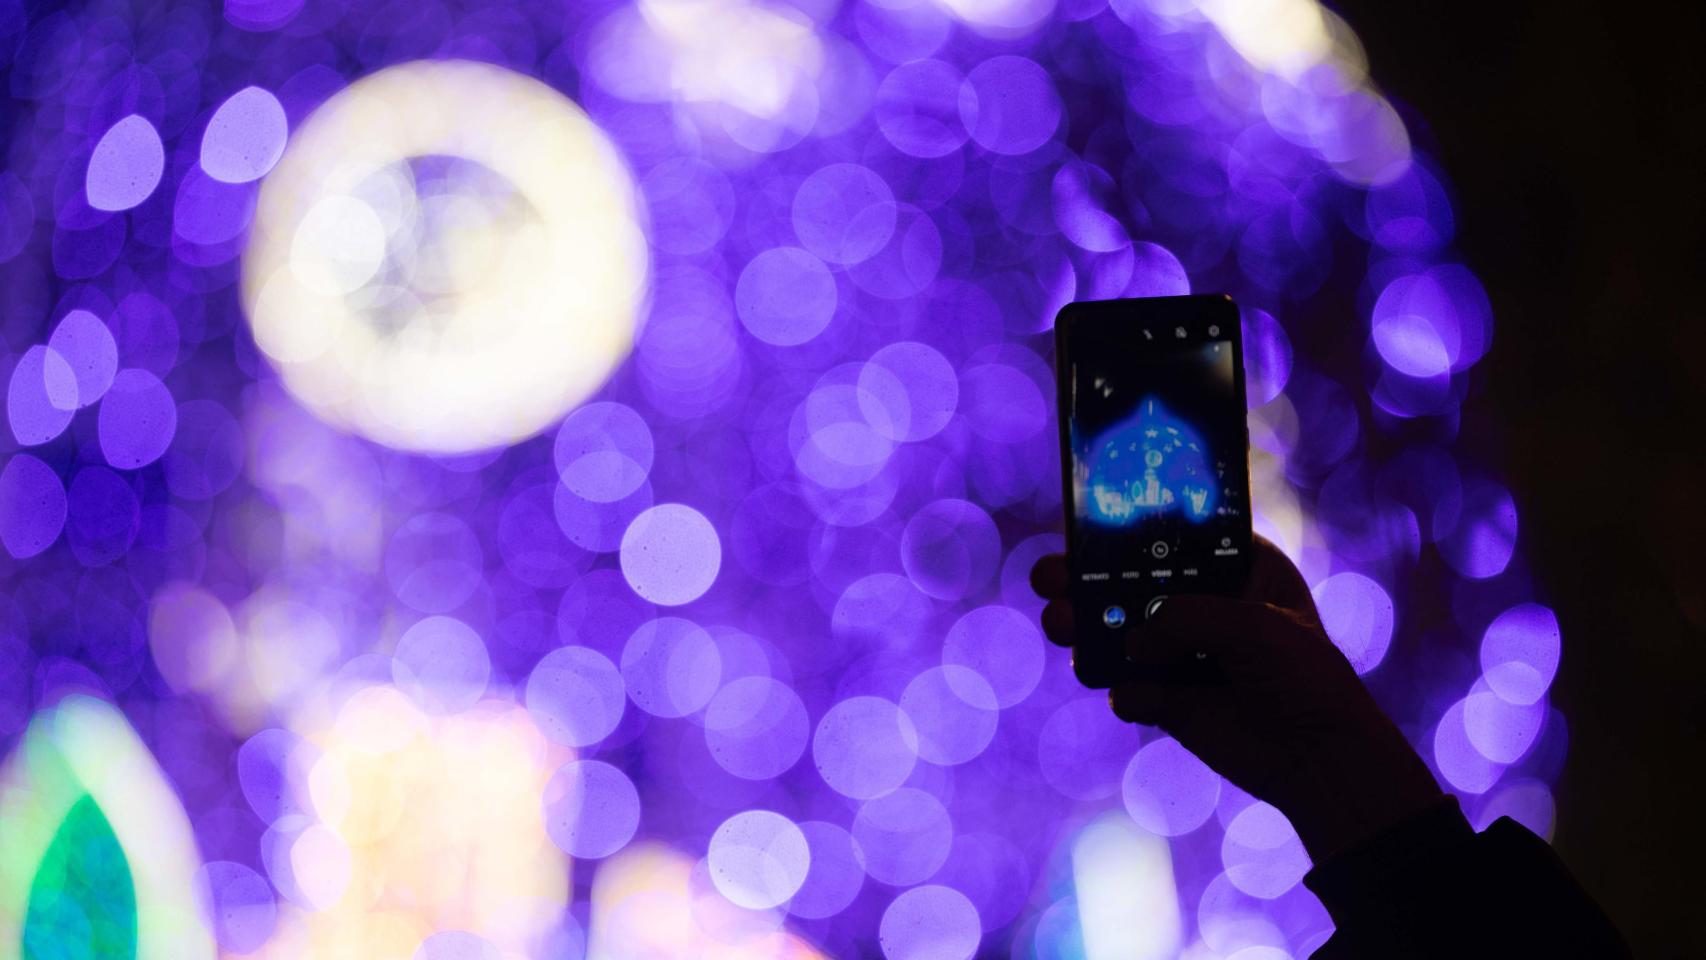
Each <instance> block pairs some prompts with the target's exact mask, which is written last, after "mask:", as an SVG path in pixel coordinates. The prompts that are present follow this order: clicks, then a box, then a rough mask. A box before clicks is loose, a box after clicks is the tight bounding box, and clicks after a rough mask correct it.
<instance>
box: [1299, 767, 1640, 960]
mask: <svg viewBox="0 0 1706 960" xmlns="http://www.w3.org/2000/svg"><path fill="white" fill-rule="evenodd" d="M1303 882H1304V884H1305V885H1306V886H1308V887H1309V889H1310V890H1313V891H1314V892H1315V895H1316V896H1318V897H1320V898H1321V903H1322V904H1323V905H1325V906H1326V908H1327V912H1328V913H1329V914H1330V915H1331V916H1332V918H1333V923H1334V925H1335V926H1336V927H1337V932H1336V933H1334V935H1333V938H1332V939H1331V940H1329V941H1328V942H1327V944H1326V946H1324V947H1322V948H1321V949H1320V950H1319V951H1317V952H1316V953H1315V955H1314V960H1344V958H1362V957H1369V958H1378V960H1410V958H1423V957H1426V958H1435V957H1454V958H1455V957H1464V958H1470V957H1500V958H1505V957H1547V958H1595V960H1597V958H1601V957H1611V958H1619V957H1629V956H1630V952H1629V947H1628V946H1627V945H1626V944H1625V943H1624V942H1623V938H1622V936H1621V935H1620V934H1619V933H1618V932H1617V929H1616V928H1615V927H1613V926H1612V925H1611V921H1610V920H1609V919H1607V918H1606V916H1605V913H1604V911H1602V910H1601V909H1600V908H1599V905H1598V904H1596V903H1595V902H1594V901H1593V899H1592V898H1591V897H1589V896H1588V895H1587V892H1586V891H1584V890H1583V889H1582V888H1581V886H1580V885H1578V884H1577V883H1576V881H1575V879H1574V878H1573V877H1571V876H1570V872H1569V870H1567V869H1566V868H1565V867H1564V864H1563V862H1562V861H1561V860H1559V859H1558V855H1557V854H1556V853H1554V852H1553V851H1552V848H1551V847H1549V846H1547V845H1546V842H1545V841H1544V840H1541V839H1540V838H1539V837H1537V836H1535V835H1534V834H1532V833H1530V832H1528V830H1527V829H1525V828H1524V827H1523V826H1522V825H1521V824H1519V823H1517V822H1516V821H1514V820H1512V819H1510V818H1509V817H1505V818H1501V819H1500V820H1498V821H1497V822H1496V823H1494V824H1493V825H1492V826H1490V827H1488V828H1487V829H1486V830H1485V831H1484V832H1482V833H1476V832H1475V831H1474V830H1472V829H1471V828H1470V826H1469V822H1468V821H1467V820H1465V819H1464V818H1463V812H1462V810H1460V809H1459V808H1458V805H1457V798H1455V797H1449V796H1448V797H1446V798H1445V799H1444V800H1442V801H1441V802H1440V803H1439V804H1437V805H1436V806H1434V807H1432V808H1430V809H1428V810H1427V811H1426V812H1424V813H1422V814H1419V815H1417V816H1415V817H1413V818H1411V819H1409V820H1406V821H1404V822H1402V823H1400V824H1398V825H1397V826H1395V827H1392V828H1391V829H1389V830H1387V831H1386V832H1384V833H1381V834H1379V835H1377V836H1375V837H1373V838H1371V839H1369V840H1365V841H1363V842H1362V843H1359V844H1356V845H1355V846H1352V847H1350V848H1348V849H1346V850H1343V851H1340V852H1339V853H1336V854H1334V855H1333V856H1331V857H1329V858H1327V859H1326V860H1324V861H1323V862H1321V863H1320V864H1317V865H1316V867H1315V869H1313V870H1311V871H1310V872H1309V875H1308V876H1307V877H1305V878H1304V880H1303Z"/></svg>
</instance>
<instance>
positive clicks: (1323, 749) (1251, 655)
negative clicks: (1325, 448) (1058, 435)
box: [1032, 540, 1621, 958]
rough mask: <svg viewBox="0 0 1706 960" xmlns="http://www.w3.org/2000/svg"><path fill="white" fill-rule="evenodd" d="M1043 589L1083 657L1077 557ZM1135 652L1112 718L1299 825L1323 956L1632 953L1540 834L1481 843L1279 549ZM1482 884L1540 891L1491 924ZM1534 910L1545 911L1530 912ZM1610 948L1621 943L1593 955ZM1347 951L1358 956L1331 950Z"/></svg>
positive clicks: (1061, 634)
mask: <svg viewBox="0 0 1706 960" xmlns="http://www.w3.org/2000/svg"><path fill="white" fill-rule="evenodd" d="M1032 583H1033V585H1034V586H1035V587H1036V589H1037V592H1038V593H1039V594H1040V595H1041V596H1043V597H1044V598H1045V599H1047V600H1048V601H1049V603H1048V605H1047V606H1046V607H1045V608H1044V610H1043V626H1044V630H1045V632H1046V633H1047V634H1048V635H1049V638H1050V639H1051V640H1053V641H1054V642H1056V643H1059V644H1062V645H1072V644H1073V643H1074V642H1075V640H1076V637H1077V634H1076V630H1075V626H1074V624H1073V622H1072V610H1071V606H1070V604H1069V603H1068V601H1067V596H1066V583H1067V567H1066V562H1065V558H1064V557H1062V556H1059V555H1056V556H1050V557H1044V558H1043V559H1042V560H1040V561H1038V564H1037V566H1036V568H1035V569H1034V570H1033V571H1032ZM1126 639H1127V654H1128V656H1129V657H1130V659H1131V660H1132V662H1133V663H1134V664H1136V666H1137V669H1138V673H1139V675H1140V676H1141V677H1143V678H1144V679H1140V680H1138V681H1135V682H1132V683H1128V684H1125V685H1122V686H1119V687H1116V688H1114V689H1113V690H1112V691H1111V692H1110V695H1109V701H1110V704H1111V706H1112V707H1113V710H1114V712H1115V713H1116V714H1117V715H1118V716H1119V717H1120V718H1121V719H1124V720H1128V721H1132V722H1137V723H1144V724H1150V725H1153V726H1158V727H1161V728H1162V729H1164V730H1166V731H1167V733H1169V734H1171V735H1172V736H1173V737H1174V738H1175V739H1177V740H1178V741H1179V742H1180V743H1181V744H1183V745H1184V746H1185V747H1186V748H1187V749H1189V750H1190V751H1191V752H1193V753H1195V754H1196V755H1197V756H1198V757H1200V758H1202V760H1203V761H1204V762H1205V763H1207V764H1208V765H1209V766H1211V767H1213V768H1214V769H1215V770H1216V771H1218V772H1219V773H1220V774H1221V775H1223V776H1225V777H1226V778H1227V779H1229V780H1231V781H1232V782H1233V783H1236V784H1237V785H1238V786H1240V787H1242V788H1243V789H1245V790H1246V791H1248V792H1249V793H1250V794H1252V795H1253V796H1255V797H1257V798H1259V799H1262V800H1265V801H1267V802H1268V803H1271V804H1273V805H1274V806H1275V807H1277V808H1278V809H1279V810H1280V811H1281V812H1282V813H1284V814H1285V815H1286V816H1287V817H1288V818H1289V819H1290V820H1291V822H1292V825H1293V826H1294V827H1295V828H1296V829H1297V833H1298V837H1299V839H1301V840H1302V842H1303V845H1304V848H1305V849H1306V850H1307V851H1308V853H1309V855H1310V858H1311V859H1312V860H1313V861H1314V862H1315V864H1316V867H1315V870H1314V871H1312V872H1311V874H1310V876H1309V877H1308V878H1307V880H1306V882H1307V883H1308V885H1309V886H1310V889H1312V890H1314V891H1315V892H1316V894H1317V895H1318V896H1320V897H1321V899H1322V902H1323V903H1324V904H1325V905H1326V907H1327V909H1328V911H1329V912H1330V913H1331V914H1332V915H1333V919H1334V921H1335V923H1336V925H1337V926H1338V927H1339V929H1340V934H1339V935H1337V936H1336V937H1335V938H1334V941H1333V943H1332V944H1330V946H1329V948H1328V950H1327V951H1326V952H1324V953H1323V956H1324V957H1333V956H1377V957H1393V958H1402V957H1407V956H1472V955H1475V954H1474V952H1473V951H1475V950H1478V949H1480V948H1479V947H1478V946H1476V945H1477V944H1480V943H1485V942H1489V941H1488V937H1490V936H1493V934H1494V933H1499V932H1500V931H1502V932H1503V933H1504V934H1505V935H1507V936H1508V938H1509V942H1510V943H1512V944H1523V945H1528V946H1522V947H1512V948H1511V949H1513V950H1515V951H1516V952H1515V953H1514V954H1505V955H1521V956H1527V955H1535V956H1546V955H1557V956H1619V955H1621V954H1619V953H1616V952H1600V953H1591V954H1570V953H1562V954H1549V953H1548V952H1547V951H1546V950H1544V949H1541V950H1540V952H1538V953H1534V952H1532V951H1533V950H1534V949H1539V945H1541V944H1545V943H1548V942H1550V941H1549V940H1548V939H1547V938H1563V939H1562V942H1567V943H1591V942H1610V943H1620V941H1618V940H1617V938H1616V934H1615V931H1613V930H1612V929H1611V927H1610V924H1609V923H1608V922H1607V921H1605V919H1604V917H1603V915H1602V914H1600V912H1599V911H1598V909H1597V907H1594V906H1593V904H1592V901H1591V900H1589V899H1588V898H1587V896H1586V895H1585V894H1584V893H1582V891H1581V890H1580V888H1579V887H1576V886H1575V884H1574V882H1573V881H1571V880H1570V879H1569V876H1568V874H1567V873H1566V872H1564V871H1563V868H1562V865H1561V864H1559V863H1558V861H1557V859H1556V857H1554V856H1552V854H1551V851H1550V849H1549V848H1547V847H1546V846H1545V844H1544V843H1542V842H1541V841H1540V840H1538V839H1537V838H1535V837H1533V835H1532V834H1528V833H1527V831H1525V830H1522V828H1521V827H1519V826H1517V825H1516V824H1514V823H1509V824H1507V825H1504V826H1500V825H1495V827H1494V828H1493V829H1489V830H1488V831H1487V833H1485V834H1482V835H1480V836H1477V835H1475V834H1474V833H1473V832H1472V831H1471V830H1470V829H1469V825H1468V823H1467V822H1466V821H1465V820H1464V819H1463V815H1462V813H1461V812H1460V811H1459V810H1458V809H1457V805H1456V801H1455V800H1452V799H1450V798H1448V797H1446V796H1445V794H1444V793H1443V791H1441V790H1440V788H1439V785H1438V784H1437V783H1436V782H1435V781H1434V779H1433V775H1432V774H1431V773H1429V771H1428V769H1427V767H1426V765H1425V764H1423V763H1422V760H1421V758H1420V757H1419V756H1417V755H1416V752H1415V751H1414V750H1413V749H1412V748H1411V747H1410V744H1409V742H1408V741H1406V740H1405V739H1404V736H1403V734H1402V733H1401V732H1400V731H1399V730H1398V728H1397V727H1396V726H1395V725H1394V724H1393V723H1392V721H1391V720H1390V719H1389V718H1387V716H1386V715H1385V714H1384V713H1383V712H1382V711H1381V710H1380V707H1379V705H1378V704H1376V703H1375V702H1374V698H1373V697H1371V696H1370V695H1369V693H1368V691H1367V689H1366V688H1365V687H1364V686H1363V684H1362V681H1361V680H1360V679H1358V677H1357V675H1356V672H1355V671H1354V670H1353V669H1352V668H1351V665H1350V663H1349V662H1347V661H1346V660H1345V658H1344V655H1343V654H1341V653H1340V652H1339V650H1338V648H1337V647H1335V646H1334V645H1333V644H1332V642H1331V641H1330V640H1329V639H1328V638H1327V635H1326V633H1325V632H1324V631H1323V630H1322V629H1321V623H1320V617H1319V615H1318V614H1317V613H1316V610H1315V604H1314V600H1313V599H1312V598H1311V596H1310V593H1309V589H1308V586H1307V584H1305V583H1304V581H1303V577H1302V576H1301V575H1300V574H1299V573H1298V572H1297V569H1296V568H1295V567H1293V566H1292V564H1291V562H1290V561H1289V560H1287V559H1286V557H1285V555H1284V554H1282V553H1280V551H1279V550H1278V549H1277V548H1276V547H1274V546H1273V545H1272V544H1270V543H1268V542H1266V541H1263V540H1258V542H1257V555H1256V559H1255V564H1254V567H1253V569H1252V574H1251V578H1250V582H1249V584H1248V586H1247V588H1246V590H1245V593H1244V595H1243V596H1242V597H1240V598H1228V597H1213V596H1187V595H1181V596H1175V597H1172V598H1169V599H1168V600H1167V601H1166V602H1165V603H1164V604H1163V605H1162V607H1161V609H1160V611H1159V612H1157V613H1156V615H1155V616H1154V617H1152V618H1151V619H1150V620H1148V621H1147V622H1144V623H1141V624H1137V625H1135V626H1133V627H1132V628H1131V629H1130V631H1129V632H1128V635H1127V638H1126ZM1200 654H1206V655H1207V656H1208V657H1210V658H1212V659H1213V660H1214V662H1215V664H1216V666H1217V668H1218V670H1217V673H1218V676H1217V677H1216V679H1214V680H1213V681H1207V682H1205V681H1200V680H1199V681H1181V680H1179V679H1176V678H1178V677H1181V676H1191V675H1192V674H1191V673H1188V672H1186V668H1187V667H1188V665H1189V664H1191V663H1193V662H1195V661H1196V660H1197V659H1198V657H1199V655H1200ZM1197 675H1198V676H1200V674H1197ZM1512 831H1515V833H1514V834H1513V833H1512ZM1523 837H1526V841H1524V840H1522V838H1523ZM1470 874H1474V876H1473V877H1471V876H1470ZM1483 877H1487V878H1491V877H1498V878H1501V880H1500V882H1499V883H1496V884H1493V887H1494V888H1499V887H1501V886H1508V885H1516V886H1519V887H1521V888H1522V889H1523V890H1524V891H1531V893H1527V892H1525V893H1523V894H1521V895H1518V896H1512V895H1508V894H1507V895H1500V896H1494V897H1492V901H1493V902H1502V903H1505V904H1507V905H1508V906H1509V907H1510V909H1508V910H1494V911H1492V912H1488V909H1487V908H1484V907H1482V906H1481V903H1482V902H1483V901H1486V900H1488V897H1489V893H1488V891H1487V890H1485V889H1483V887H1484V886H1485V884H1484V883H1483V882H1482V881H1481V879H1480V878H1483ZM1488 882H1490V881H1488ZM1477 891H1479V892H1477ZM1530 895H1532V896H1533V897H1536V898H1538V900H1537V902H1534V903H1528V902H1526V901H1522V900H1521V898H1522V897H1526V896H1530ZM1519 901H1520V902H1519ZM1601 933H1603V934H1606V935H1608V936H1609V940H1607V939H1605V937H1603V936H1602V937H1600V939H1599V940H1598V941H1596V940H1595V939H1594V937H1595V936H1599V935H1600V934H1601ZM1436 941H1437V942H1436ZM1492 942H1498V941H1497V940H1494V941H1492ZM1345 949H1350V950H1352V951H1353V952H1351V953H1348V954H1347V953H1343V952H1335V951H1343V950H1345ZM1405 950H1408V951H1409V952H1403V951H1405ZM1465 950H1468V951H1470V952H1464V951H1465ZM1417 951H1420V952H1417Z"/></svg>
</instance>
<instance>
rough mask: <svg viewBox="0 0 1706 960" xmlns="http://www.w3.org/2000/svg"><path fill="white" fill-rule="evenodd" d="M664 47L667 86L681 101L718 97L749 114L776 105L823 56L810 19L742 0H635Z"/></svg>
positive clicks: (812, 73) (777, 108) (778, 108)
mask: <svg viewBox="0 0 1706 960" xmlns="http://www.w3.org/2000/svg"><path fill="white" fill-rule="evenodd" d="M639 10H640V13H641V15H642V16H643V17H644V19H645V22H646V24H647V25H649V26H650V27H651V29H652V30H653V31H655V33H656V34H657V36H658V37H659V39H661V40H662V41H663V42H664V43H665V44H666V45H667V47H668V48H669V51H670V59H669V73H670V86H671V88H672V89H673V91H674V93H675V94H676V96H678V97H679V98H680V99H682V100H684V101H687V102H721V103H726V104H728V105H729V106H732V107H738V108H739V109H741V110H744V111H746V112H747V113H750V114H752V115H753V116H755V117H774V116H776V115H777V114H779V113H781V112H782V110H783V109H784V108H785V107H786V106H787V105H788V102H789V100H791V99H792V98H793V96H794V93H795V91H796V89H797V88H798V87H799V86H800V85H801V84H807V83H810V82H812V80H813V79H815V78H816V76H817V74H818V71H819V69H820V68H821V67H822V64H823V48H822V44H820V43H819V42H818V39H817V35H816V34H815V33H814V32H813V31H812V25H811V21H809V20H807V19H806V18H805V17H804V16H803V15H801V14H799V13H798V12H796V11H793V10H790V9H788V8H786V7H767V6H764V5H761V4H755V3H748V2H745V0H640V4H639Z"/></svg>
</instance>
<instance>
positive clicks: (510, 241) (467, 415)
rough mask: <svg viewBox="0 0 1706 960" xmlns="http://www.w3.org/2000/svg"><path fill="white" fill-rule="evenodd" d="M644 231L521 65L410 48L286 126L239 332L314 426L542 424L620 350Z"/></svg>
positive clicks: (602, 150) (621, 175) (432, 433)
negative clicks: (406, 56)
mask: <svg viewBox="0 0 1706 960" xmlns="http://www.w3.org/2000/svg"><path fill="white" fill-rule="evenodd" d="M645 272H646V246H645V238H644V235H643V234H642V232H641V230H640V227H639V225H638V218H637V215H636V201H635V189H634V185H633V181H632V178H631V177H630V176H629V174H628V172H627V170H626V169H625V168H624V166H623V165H622V163H621V161H620V159H619V158H618V156H617V154H616V151H615V149H614V147H613V146H612V145H611V143H610V142H609V140H608V139H607V138H606V137H605V136H604V134H603V133H602V131H600V130H599V129H598V127H597V126H596V125H595V124H594V123H593V122H592V121H591V120H590V119H589V118H588V117H587V116H586V114H584V113H583V112H582V111H581V110H580V109H579V108H578V107H577V106H575V105H574V104H573V103H572V102H570V101H569V100H568V99H567V98H565V97H563V96H562V95H561V94H559V93H557V92H556V91H554V90H552V89H551V88H550V87H547V86H545V85H544V84H542V83H540V82H538V81H536V80H533V79H530V78H528V77H524V76H522V75H520V74H517V73H514V72H511V71H508V70H503V69H500V68H497V67H493V66H488V65H484V64H476V63H468V62H462V61H431V62H428V61H420V62H414V63H406V64H401V65H398V66H394V67H389V68H387V69H385V70H381V71H379V72H378V73H375V74H373V75H371V76H368V77H365V78H363V79H361V80H358V81H356V82H355V83H353V84H351V85H350V86H348V87H346V88H345V89H344V90H342V91H341V92H339V93H338V94H337V95H335V96H334V97H332V98H331V99H330V100H328V101H327V102H326V103H325V104H324V105H323V106H321V107H320V108H319V109H318V110H316V111H315V112H314V113H313V115H311V116H310V117H309V118H308V120H307V121H306V122H305V123H304V124H303V125H302V126H301V127H300V128H298V129H297V130H296V132H295V133H294V134H293V135H292V137H291V140H290V145H289V147H288V148H287V149H286V150H285V153H284V157H283V158H282V159H281V160H280V161H279V163H278V166H276V167H275V168H274V169H273V171H272V172H271V173H270V174H268V175H267V177H266V179H265V181H264V182H263V185H262V189H261V194H260V199H259V204H258V207H257V210H256V214H255V221H254V228H253V233H252V235H251V238H250V241H249V246H248V249H247V251H246V252H245V254H244V260H243V288H242V293H243V303H244V307H245V309H246V311H247V313H248V316H249V321H250V324H251V325H252V326H253V329H254V334H255V342H256V343H257V344H258V345H259V346H260V348H261V349H262V350H263V351H264V352H265V353H266V354H267V356H268V357H269V358H271V360H272V361H273V363H274V364H276V365H277V366H278V368H279V370H280V372H281V374H282V375H283V380H284V383H285V385H286V387H287V388H288V389H289V390H290V392H291V393H292V395H294V396H295V397H296V399H297V400H298V401H300V402H301V403H302V404H303V405H304V406H305V407H307V408H308V409H309V410H311V411H313V412H314V414H315V415H316V416H318V417H320V418H321V419H323V420H326V421H327V422H329V423H332V424H334V425H336V426H338V427H340V428H342V429H347V430H352V431H355V432H357V433H360V434H362V435H364V436H366V437H368V438H370V439H373V440H376V441H378V442H380V443H384V444H386V445H388V446H393V447H398V448H402V449H409V450H422V451H431V452H443V453H449V452H466V451H471V450H479V449H486V448H491V447H496V446H503V445H507V444H510V443H514V442H515V441H517V440H520V439H523V438H525V437H528V436H531V435H532V434H534V433H537V432H538V431H540V430H541V429H543V428H545V427H546V426H548V425H549V424H550V423H552V422H553V421H555V420H556V419H557V418H558V417H560V416H562V414H563V413H564V412H566V411H567V410H569V409H570V408H572V407H573V406H575V405H576V404H578V403H579V402H580V401H582V400H584V399H585V398H586V397H587V395H589V394H590V393H592V392H593V391H594V390H596V389H597V388H598V386H599V385H600V384H602V383H603V382H604V380H605V378H607V377H608V376H609V374H610V372H611V371H612V370H613V369H614V368H615V366H616V364H617V363H619V362H620V361H621V359H622V358H623V357H624V356H625V355H626V353H627V351H628V349H629V347H630V345H631V342H632V338H633V328H634V323H635V316H636V313H637V310H638V308H639V305H640V302H641V299H642V297H643V295H644V286H645Z"/></svg>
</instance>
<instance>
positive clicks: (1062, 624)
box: [1043, 600, 1076, 647]
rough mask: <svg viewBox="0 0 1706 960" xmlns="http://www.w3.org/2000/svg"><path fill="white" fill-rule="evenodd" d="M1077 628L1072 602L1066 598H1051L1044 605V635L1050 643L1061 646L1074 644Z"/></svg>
mask: <svg viewBox="0 0 1706 960" xmlns="http://www.w3.org/2000/svg"><path fill="white" fill-rule="evenodd" d="M1075 630H1076V624H1075V622H1074V621H1073V617H1072V604H1070V603H1068V602H1066V601H1065V600H1050V601H1049V602H1048V604H1047V605H1045V606H1044V607H1043V635H1044V636H1046V637H1048V639H1049V642H1050V643H1053V644H1054V645H1056V646H1060V647H1070V646H1072V642H1073V639H1074V638H1075V636H1076V635H1075V633H1074V631H1075Z"/></svg>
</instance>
